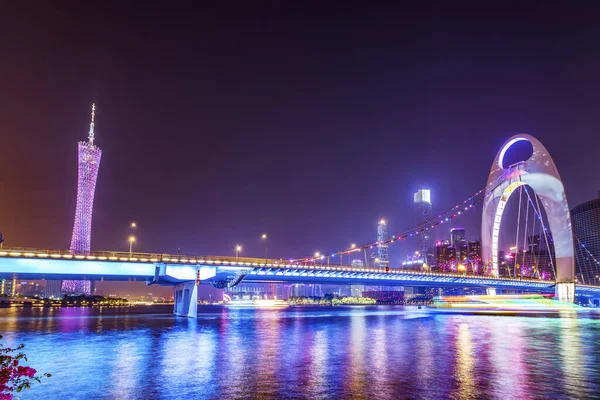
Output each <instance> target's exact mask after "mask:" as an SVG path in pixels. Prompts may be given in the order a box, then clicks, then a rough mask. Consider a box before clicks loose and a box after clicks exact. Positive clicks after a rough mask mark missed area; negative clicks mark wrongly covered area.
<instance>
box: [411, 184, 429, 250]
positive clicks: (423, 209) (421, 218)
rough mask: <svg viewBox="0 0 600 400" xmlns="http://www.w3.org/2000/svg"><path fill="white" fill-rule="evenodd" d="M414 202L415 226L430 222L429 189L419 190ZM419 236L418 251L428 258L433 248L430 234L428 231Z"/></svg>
mask: <svg viewBox="0 0 600 400" xmlns="http://www.w3.org/2000/svg"><path fill="white" fill-rule="evenodd" d="M414 202H415V207H416V209H417V224H423V223H425V222H427V221H429V220H431V216H432V205H431V191H430V190H429V189H419V190H418V191H417V193H415V195H414ZM420 236H421V243H420V248H419V250H420V251H421V254H425V255H426V256H429V253H431V250H432V247H433V243H432V240H431V232H430V231H429V230H426V231H423V232H422V233H421V234H420Z"/></svg>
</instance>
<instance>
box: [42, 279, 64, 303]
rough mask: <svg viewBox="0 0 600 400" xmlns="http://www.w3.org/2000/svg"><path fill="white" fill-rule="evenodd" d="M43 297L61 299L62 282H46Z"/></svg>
mask: <svg viewBox="0 0 600 400" xmlns="http://www.w3.org/2000/svg"><path fill="white" fill-rule="evenodd" d="M44 297H45V298H47V299H49V298H54V299H60V298H61V297H62V281H55V280H51V281H46V290H45V292H44Z"/></svg>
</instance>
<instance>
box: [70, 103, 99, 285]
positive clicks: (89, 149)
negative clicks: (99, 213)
mask: <svg viewBox="0 0 600 400" xmlns="http://www.w3.org/2000/svg"><path fill="white" fill-rule="evenodd" d="M95 112H96V105H95V104H93V105H92V121H91V122H90V132H89V136H88V141H87V142H79V163H78V166H79V167H78V171H79V172H78V175H77V206H76V210H75V223H74V225H73V236H72V237H71V254H74V255H86V254H89V253H90V247H91V239H92V210H93V206H94V193H95V191H96V180H97V178H98V168H99V166H100V158H101V157H102V150H100V149H99V148H98V147H96V146H95V145H94V138H95V134H94V116H95ZM62 290H63V292H64V293H83V294H88V295H89V294H90V293H91V283H90V281H63V285H62Z"/></svg>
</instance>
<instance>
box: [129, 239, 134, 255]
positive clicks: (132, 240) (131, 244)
mask: <svg viewBox="0 0 600 400" xmlns="http://www.w3.org/2000/svg"><path fill="white" fill-rule="evenodd" d="M133 243H135V236H129V257H131V254H132V253H133Z"/></svg>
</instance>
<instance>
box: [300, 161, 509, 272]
mask: <svg viewBox="0 0 600 400" xmlns="http://www.w3.org/2000/svg"><path fill="white" fill-rule="evenodd" d="M512 173H513V171H512V169H508V170H506V172H505V173H504V174H502V175H501V176H499V177H498V178H497V179H496V180H495V181H493V182H492V183H490V184H489V185H487V186H486V187H484V188H483V189H481V190H478V191H477V192H476V193H474V194H473V195H471V196H470V197H468V198H466V199H465V200H463V201H462V202H460V203H458V204H456V205H455V206H454V207H451V208H449V209H447V210H446V211H445V212H443V213H441V214H439V215H437V216H436V217H433V218H430V219H428V220H426V221H424V222H422V223H420V224H417V225H414V226H413V227H412V228H410V229H408V230H406V231H404V232H400V233H398V234H395V235H392V236H389V237H388V238H387V239H385V240H379V241H375V242H371V243H367V244H361V245H358V246H353V247H351V248H349V249H343V250H337V251H333V252H325V253H323V254H321V255H319V256H318V257H315V256H305V257H301V258H295V259H290V260H289V261H290V262H291V263H303V262H316V260H318V259H325V258H327V259H328V261H329V258H330V257H335V256H337V255H339V256H342V255H345V254H351V253H356V252H360V251H363V252H364V251H366V250H368V249H373V248H375V247H377V246H379V245H382V244H391V243H394V242H396V241H401V240H405V239H408V238H410V237H413V236H415V235H419V234H422V233H423V232H425V231H428V230H431V229H434V228H437V227H438V226H439V225H441V224H444V223H446V222H449V221H450V220H452V219H454V218H457V217H459V216H461V215H463V214H464V213H465V212H467V211H469V210H471V209H473V206H474V205H476V204H478V203H481V202H483V200H484V199H485V198H486V197H487V196H489V195H491V194H492V193H494V190H495V189H496V188H497V187H498V186H500V185H502V184H503V183H504V182H505V181H506V177H507V176H510V175H511V174H512Z"/></svg>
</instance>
